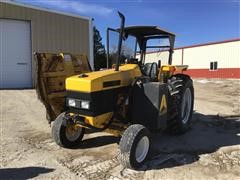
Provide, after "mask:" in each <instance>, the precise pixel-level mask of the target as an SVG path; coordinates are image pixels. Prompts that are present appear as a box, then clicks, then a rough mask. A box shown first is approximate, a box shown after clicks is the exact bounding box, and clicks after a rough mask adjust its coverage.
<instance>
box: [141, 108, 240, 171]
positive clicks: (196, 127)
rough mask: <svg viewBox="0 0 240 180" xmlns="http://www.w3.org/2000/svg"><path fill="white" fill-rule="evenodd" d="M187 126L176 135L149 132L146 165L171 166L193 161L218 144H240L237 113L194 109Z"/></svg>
mask: <svg viewBox="0 0 240 180" xmlns="http://www.w3.org/2000/svg"><path fill="white" fill-rule="evenodd" d="M192 122H193V124H192V127H191V129H190V130H189V131H188V132H187V133H185V134H183V135H180V136H173V135H168V134H165V133H162V134H154V135H153V136H152V147H151V149H152V150H151V154H150V160H149V161H148V162H147V163H146V165H147V167H148V169H161V168H168V167H175V166H180V165H184V164H190V163H193V162H196V161H197V160H198V159H199V155H201V154H206V153H213V152H215V151H217V150H218V149H219V148H221V147H225V146H233V145H239V144H240V135H239V133H240V116H224V117H223V116H218V115H217V116H214V115H204V114H199V113H195V114H194V115H193V119H192Z"/></svg>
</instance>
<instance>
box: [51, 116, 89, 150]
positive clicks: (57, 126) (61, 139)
mask: <svg viewBox="0 0 240 180" xmlns="http://www.w3.org/2000/svg"><path fill="white" fill-rule="evenodd" d="M84 132H85V129H84V128H82V127H76V126H74V124H69V125H68V122H67V118H66V117H65V113H62V114H60V115H59V116H58V117H57V118H56V119H55V121H54V122H53V126H52V137H53V139H54V141H55V142H56V144H58V145H59V146H61V147H65V148H71V147H74V146H76V145H78V144H79V143H80V142H81V141H82V138H83V135H84Z"/></svg>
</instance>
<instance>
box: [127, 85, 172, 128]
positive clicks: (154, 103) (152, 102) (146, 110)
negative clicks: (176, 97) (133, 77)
mask: <svg viewBox="0 0 240 180" xmlns="http://www.w3.org/2000/svg"><path fill="white" fill-rule="evenodd" d="M133 91H134V92H133V97H132V121H133V123H138V124H142V125H144V126H146V127H147V128H149V129H151V130H157V129H165V128H166V126H167V108H168V88H167V85H166V84H164V83H159V82H148V83H144V84H142V86H141V85H140V86H135V87H134V90H133Z"/></svg>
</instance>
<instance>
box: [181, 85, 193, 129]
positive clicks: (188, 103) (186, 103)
mask: <svg viewBox="0 0 240 180" xmlns="http://www.w3.org/2000/svg"><path fill="white" fill-rule="evenodd" d="M191 108H192V93H191V90H190V89H189V88H187V89H186V90H185V92H184V94H183V99H182V109H181V110H182V112H181V117H182V122H183V124H186V123H187V122H188V119H189V116H190V113H191Z"/></svg>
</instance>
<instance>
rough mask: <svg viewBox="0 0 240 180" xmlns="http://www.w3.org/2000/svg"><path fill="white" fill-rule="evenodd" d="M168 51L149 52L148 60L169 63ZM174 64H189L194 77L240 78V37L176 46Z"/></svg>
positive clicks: (190, 72)
mask: <svg viewBox="0 0 240 180" xmlns="http://www.w3.org/2000/svg"><path fill="white" fill-rule="evenodd" d="M167 57H168V52H167V51H162V52H149V53H147V55H146V62H152V61H155V62H157V61H158V60H161V61H162V64H167V60H168V59H167ZM173 64H175V65H189V69H188V70H187V71H186V72H184V73H185V74H189V75H191V76H192V77H194V78H240V38H237V39H231V40H225V41H220V42H211V43H206V44H198V45H193V46H185V47H180V48H176V49H175V50H174V53H173Z"/></svg>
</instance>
